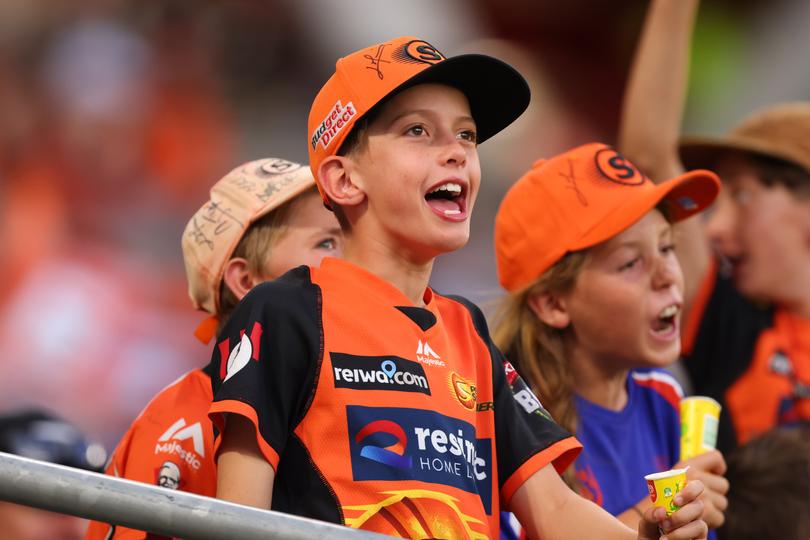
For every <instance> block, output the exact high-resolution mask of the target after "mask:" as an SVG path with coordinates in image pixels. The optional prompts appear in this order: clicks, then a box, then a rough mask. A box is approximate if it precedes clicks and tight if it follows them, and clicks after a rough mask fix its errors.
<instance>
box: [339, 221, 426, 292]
mask: <svg viewBox="0 0 810 540" xmlns="http://www.w3.org/2000/svg"><path fill="white" fill-rule="evenodd" d="M343 259H344V260H346V261H348V262H350V263H352V264H356V265H357V266H360V267H361V268H364V269H366V270H368V271H369V272H371V273H372V274H374V275H376V276H378V277H380V278H381V279H384V280H385V281H387V282H389V283H391V284H392V285H393V286H394V287H396V288H397V289H399V290H400V291H401V292H402V293H403V294H404V295H405V296H407V297H408V298H409V299H410V301H411V302H412V303H413V305H414V306H418V307H424V306H425V302H424V294H425V289H427V286H428V281H429V280H430V273H431V271H432V270H433V259H430V260H429V261H428V262H426V263H415V262H413V261H411V260H409V259H408V258H407V257H405V256H403V255H402V253H398V252H396V251H394V250H392V249H390V247H388V246H386V245H385V244H384V243H382V242H373V241H372V242H358V241H357V238H356V237H354V238H353V237H348V238H346V243H345V244H344V248H343Z"/></svg>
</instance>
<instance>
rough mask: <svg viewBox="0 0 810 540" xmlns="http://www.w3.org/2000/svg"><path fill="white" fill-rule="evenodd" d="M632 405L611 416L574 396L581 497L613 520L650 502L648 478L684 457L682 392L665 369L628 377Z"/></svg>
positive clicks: (629, 404) (610, 412)
mask: <svg viewBox="0 0 810 540" xmlns="http://www.w3.org/2000/svg"><path fill="white" fill-rule="evenodd" d="M627 394H628V398H627V405H626V406H625V407H624V409H622V410H621V411H611V410H609V409H605V408H604V407H600V406H599V405H596V404H594V403H591V402H590V401H588V400H586V399H584V398H582V397H580V396H578V395H577V396H575V398H574V399H575V404H576V408H577V416H578V417H579V424H578V428H577V437H578V438H579V440H580V441H581V442H582V445H583V447H584V448H583V451H582V453H581V454H580V455H579V457H578V458H577V460H576V461H575V462H574V469H575V471H576V477H577V480H578V481H579V484H580V488H581V489H580V492H581V493H582V495H583V496H584V497H585V498H588V499H591V500H592V501H594V502H595V503H596V504H598V505H599V506H601V507H602V508H604V509H605V510H607V511H608V512H610V513H611V514H613V515H618V514H621V513H622V512H624V511H625V510H627V509H629V508H631V507H632V506H633V505H634V504H636V503H638V502H639V501H640V500H642V499H644V498H645V497H647V496H648V494H647V483H646V481H645V480H644V476H645V475H647V474H650V473H654V472H659V471H665V470H667V469H670V468H671V467H672V466H673V465H674V464H675V463H676V462H677V461H678V457H679V455H680V432H681V424H680V413H679V402H680V400H681V398H682V397H683V391H682V390H681V387H680V385H679V384H678V382H677V381H676V380H675V378H674V377H673V376H672V375H670V374H669V373H667V372H666V371H664V370H660V369H637V370H633V371H631V372H630V373H629V374H628V376H627Z"/></svg>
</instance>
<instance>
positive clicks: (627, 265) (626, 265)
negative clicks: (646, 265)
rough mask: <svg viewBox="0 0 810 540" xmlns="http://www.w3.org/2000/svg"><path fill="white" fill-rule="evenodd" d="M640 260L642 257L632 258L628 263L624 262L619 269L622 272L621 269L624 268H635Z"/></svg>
mask: <svg viewBox="0 0 810 540" xmlns="http://www.w3.org/2000/svg"><path fill="white" fill-rule="evenodd" d="M640 260H641V257H636V258H634V259H632V260H630V261H627V262H626V263H624V264H623V265H621V266H620V267H619V271H620V272H621V271H624V270H630V269H632V268H634V267H635V266H636V265H637V264H638V262H639V261H640Z"/></svg>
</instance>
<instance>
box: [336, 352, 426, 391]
mask: <svg viewBox="0 0 810 540" xmlns="http://www.w3.org/2000/svg"><path fill="white" fill-rule="evenodd" d="M329 357H330V358H331V359H332V375H333V377H334V379H335V388H353V389H355V390H394V391H397V392H419V393H421V394H427V395H428V396H429V395H430V385H429V384H428V380H427V377H426V376H425V370H424V369H423V368H422V366H421V365H419V364H418V363H416V362H411V361H410V360H406V359H404V358H400V357H398V356H353V355H351V354H343V353H330V355H329Z"/></svg>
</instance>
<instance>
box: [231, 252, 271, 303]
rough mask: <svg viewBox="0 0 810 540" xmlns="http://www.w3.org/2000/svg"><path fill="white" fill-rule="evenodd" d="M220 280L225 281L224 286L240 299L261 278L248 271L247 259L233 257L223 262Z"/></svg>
mask: <svg viewBox="0 0 810 540" xmlns="http://www.w3.org/2000/svg"><path fill="white" fill-rule="evenodd" d="M222 281H224V282H225V286H226V287H228V288H229V289H230V290H231V292H232V293H233V294H234V296H236V298H238V299H239V300H241V299H242V298H244V296H245V295H246V294H247V293H248V292H250V289H252V288H253V287H255V286H256V285H258V284H259V283H261V281H262V280H261V279H258V278H257V277H256V276H254V275H253V272H251V271H250V267H249V266H248V262H247V259H243V258H242V257H234V258H232V259H231V260H229V261H228V262H226V263H225V270H224V271H223V272H222Z"/></svg>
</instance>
